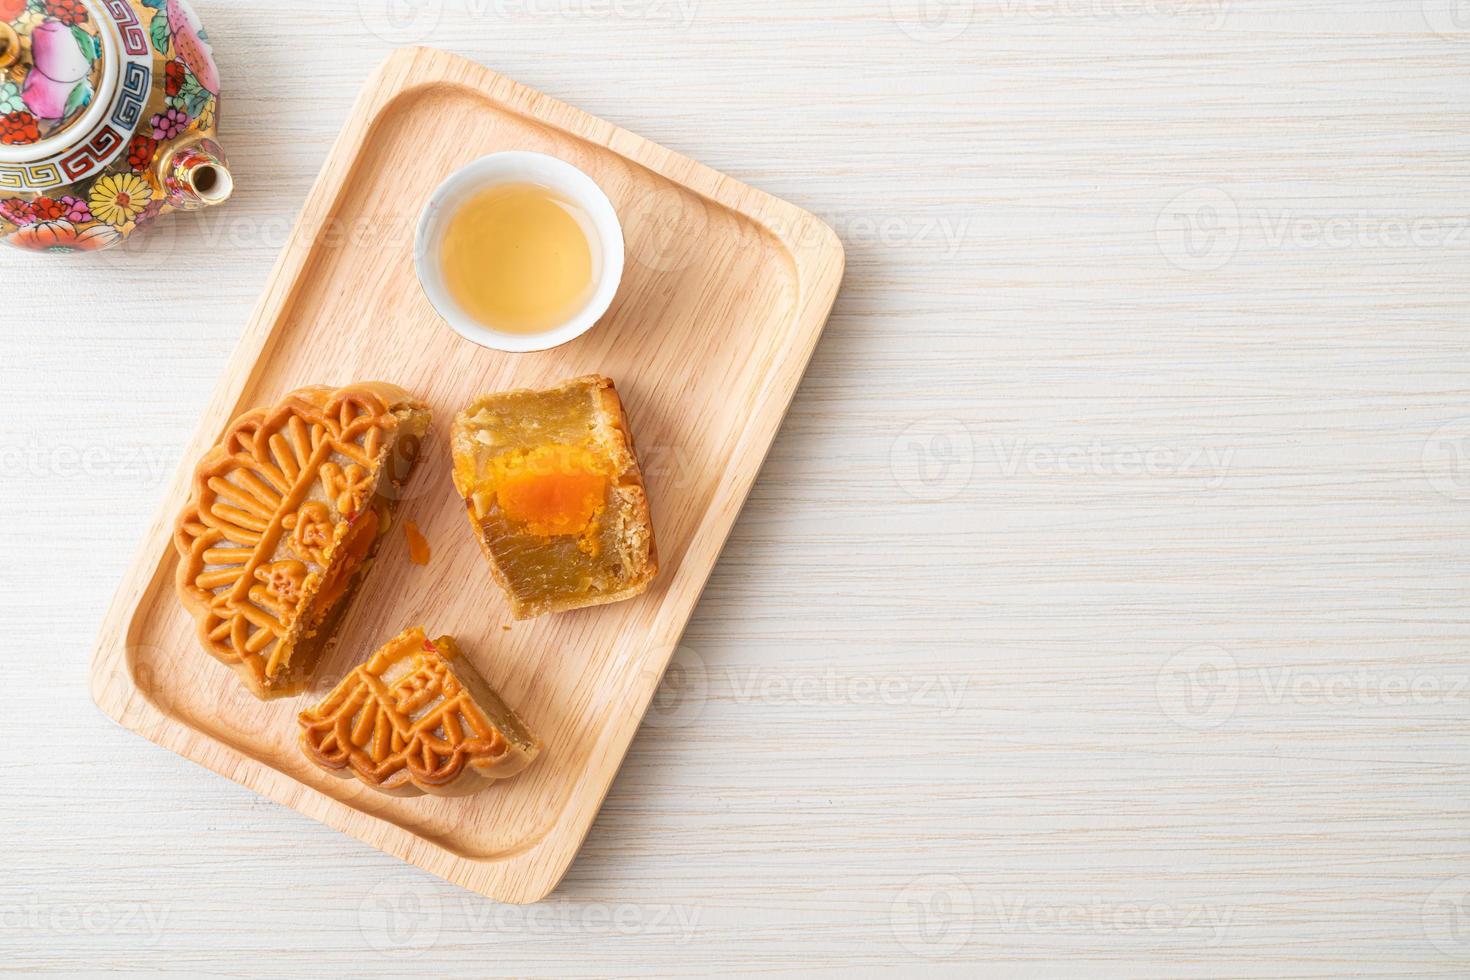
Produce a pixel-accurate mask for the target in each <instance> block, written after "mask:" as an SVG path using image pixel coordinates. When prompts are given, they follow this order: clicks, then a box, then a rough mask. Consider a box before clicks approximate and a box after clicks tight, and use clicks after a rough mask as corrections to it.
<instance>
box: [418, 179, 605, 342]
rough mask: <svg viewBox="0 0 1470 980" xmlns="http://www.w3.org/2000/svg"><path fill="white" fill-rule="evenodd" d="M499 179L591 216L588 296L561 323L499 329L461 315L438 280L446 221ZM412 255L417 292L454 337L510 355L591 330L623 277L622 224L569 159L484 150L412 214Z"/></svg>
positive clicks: (597, 189) (598, 190)
mask: <svg viewBox="0 0 1470 980" xmlns="http://www.w3.org/2000/svg"><path fill="white" fill-rule="evenodd" d="M505 184H537V185H540V186H541V187H545V188H546V189H547V190H549V191H551V192H552V193H553V194H555V195H557V196H558V197H561V198H563V199H564V200H566V201H569V202H570V203H572V204H575V205H576V206H577V207H579V208H581V209H582V211H583V213H585V214H586V215H587V217H588V219H589V220H590V221H591V223H592V227H591V228H590V229H588V233H589V234H590V235H592V236H594V237H595V238H596V241H595V242H593V243H592V244H593V246H594V251H595V252H596V253H597V255H598V258H599V261H598V268H597V269H595V270H593V280H592V281H593V288H592V295H591V296H590V297H589V298H588V300H587V302H586V304H585V305H583V307H582V308H581V309H580V310H578V311H577V312H576V313H575V314H573V315H572V316H571V317H569V318H568V319H567V320H566V321H565V322H564V323H561V324H560V325H558V326H555V327H552V328H551V329H549V330H543V331H540V332H538V333H507V332H504V331H500V330H496V329H494V328H493V327H490V326H487V325H485V324H484V323H481V322H480V321H479V320H477V319H475V318H474V317H472V316H470V315H469V314H468V313H467V312H465V310H464V309H463V308H462V307H461V306H460V305H459V303H458V302H456V301H455V299H454V296H453V295H452V294H451V293H450V292H449V289H448V287H447V286H446V285H445V283H444V274H443V269H442V267H441V264H440V254H441V247H442V244H443V240H444V232H445V229H446V228H447V226H448V224H449V219H450V218H451V217H453V215H454V213H455V212H456V211H458V210H459V208H460V207H461V206H463V205H464V203H465V202H466V201H467V200H469V199H470V198H471V197H472V196H474V195H475V194H477V193H479V192H480V191H483V190H485V189H487V188H490V187H498V186H503V185H505ZM413 260H414V265H415V267H416V268H417V270H418V276H419V283H420V285H422V286H423V289H424V295H425V296H427V297H428V299H429V303H430V304H431V305H432V306H433V307H434V309H435V310H436V311H437V312H438V314H439V315H440V316H441V317H443V318H444V322H445V323H448V324H449V326H450V327H452V328H453V329H454V331H455V333H457V334H459V335H460V336H461V337H463V338H465V339H466V340H469V341H473V342H474V343H477V344H479V345H480V346H481V347H488V348H490V349H491V350H499V351H506V352H509V353H512V354H523V353H528V352H530V351H541V350H550V349H551V348H553V347H560V346H561V345H562V344H565V343H568V342H570V341H573V340H576V339H577V338H578V337H580V336H582V335H583V334H584V333H586V332H587V331H588V330H591V329H592V327H593V326H594V325H595V324H596V323H597V321H598V320H600V319H602V315H603V314H604V313H606V312H607V308H608V307H609V306H611V305H612V301H613V297H614V296H616V295H617V292H618V286H619V285H620V284H621V283H622V281H623V261H624V258H623V226H622V224H621V223H620V222H619V221H618V213H617V211H616V210H615V209H614V208H613V206H612V202H611V201H609V200H608V199H607V195H606V194H604V193H603V191H602V188H601V187H598V186H597V182H596V181H594V180H593V179H592V178H591V177H589V176H587V175H586V174H585V173H583V172H582V171H581V170H578V169H577V168H576V167H574V166H572V165H571V164H570V163H567V162H566V161H564V160H558V159H557V158H556V157H550V156H547V155H546V154H544V153H529V152H524V151H519V150H517V151H508V152H505V153H492V154H491V155H489V156H486V157H481V158H480V159H478V160H476V161H475V162H473V163H471V164H469V165H467V166H465V167H462V168H461V169H459V170H456V171H455V172H454V173H452V174H450V175H449V177H448V178H447V179H446V180H445V181H444V183H442V184H440V185H439V187H438V189H437V190H435V191H434V193H433V195H432V196H430V198H429V203H428V204H426V205H424V210H423V212H422V213H421V214H420V215H419V222H418V231H417V233H416V234H415V237H414V247H413Z"/></svg>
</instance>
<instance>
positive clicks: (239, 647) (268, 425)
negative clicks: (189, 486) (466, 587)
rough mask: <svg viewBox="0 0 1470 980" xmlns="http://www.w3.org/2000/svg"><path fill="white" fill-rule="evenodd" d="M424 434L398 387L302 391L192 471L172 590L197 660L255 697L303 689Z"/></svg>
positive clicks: (418, 415) (243, 422) (239, 425)
mask: <svg viewBox="0 0 1470 980" xmlns="http://www.w3.org/2000/svg"><path fill="white" fill-rule="evenodd" d="M428 424H429V411H428V409H427V408H426V407H425V406H423V405H422V404H421V403H419V402H418V401H416V400H415V399H413V398H412V397H411V396H410V395H409V394H408V393H407V392H406V391H403V390H402V389H401V388H397V387H395V386H393V385H387V384H379V383H364V384H357V385H351V386H349V387H346V388H342V389H340V390H336V391H334V390H332V389H330V388H325V387H317V388H303V389H301V390H299V391H295V392H292V393H291V394H290V395H288V396H286V398H285V399H283V400H282V401H281V402H280V403H279V404H277V405H275V406H274V407H272V408H269V409H257V410H256V411H253V412H249V413H247V414H245V415H243V416H241V417H240V418H239V419H237V420H236V421H235V423H234V424H233V425H231V426H230V427H229V429H228V430H227V431H226V432H225V435H224V437H223V438H222V439H221V440H220V442H219V444H218V445H216V446H215V448H214V449H212V450H211V451H210V452H209V453H208V454H206V455H205V457H204V459H203V460H202V461H201V462H200V464H199V466H198V468H197V469H196V470H195V473H194V486H193V493H192V495H191V499H190V502H189V505H188V507H187V508H186V509H185V510H184V512H183V513H182V514H181V515H180V517H179V520H178V523H177V525H176V529H175V533H174V546H175V549H176V550H177V551H178V553H179V556H180V561H179V566H178V574H177V578H176V582H175V585H176V589H177V592H178V594H179V598H180V600H181V601H182V602H183V604H184V606H185V607H186V608H187V609H188V610H189V612H190V613H191V614H192V615H193V617H194V620H195V624H196V627H197V633H198V637H199V641H200V643H201V644H202V645H203V647H204V649H205V650H207V651H208V652H209V653H210V654H212V655H213V656H214V657H215V658H216V659H217V660H219V661H220V662H221V663H224V664H226V665H228V666H230V667H232V668H234V669H235V671H236V672H237V673H238V674H239V675H240V678H241V680H242V681H243V682H244V683H245V684H246V685H247V686H248V687H249V688H250V690H251V691H252V692H253V693H254V694H255V695H256V696H257V697H260V698H274V697H282V696H286V695H291V694H297V693H300V692H301V691H302V690H304V689H305V688H306V685H307V683H308V682H309V681H310V679H311V674H312V671H313V670H314V669H315V667H316V664H317V662H318V661H319V659H320V657H321V654H322V652H323V651H324V650H325V648H326V646H327V644H328V643H329V642H330V641H331V639H332V636H333V634H334V633H335V632H336V627H337V624H338V622H339V621H340V619H341V617H342V614H343V612H344V611H345V609H346V607H347V605H348V602H349V601H350V597H351V594H352V592H353V591H354V589H355V588H356V586H357V584H359V583H360V581H361V579H362V577H363V576H364V575H365V573H366V571H367V568H368V566H369V565H370V563H371V559H372V556H373V553H374V550H375V549H376V546H377V543H378V541H379V540H380V539H381V538H382V536H383V534H384V533H385V532H386V531H387V529H388V526H389V524H390V522H391V518H392V513H393V510H394V508H395V506H396V503H397V499H398V496H399V491H400V490H401V489H402V487H403V485H404V484H405V483H406V482H407V480H408V478H409V476H410V474H411V473H412V471H413V468H414V466H415V464H416V463H417V460H418V454H419V448H420V442H421V440H422V438H423V435H424V433H425V431H426V430H427V428H428Z"/></svg>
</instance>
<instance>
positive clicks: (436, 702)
mask: <svg viewBox="0 0 1470 980" xmlns="http://www.w3.org/2000/svg"><path fill="white" fill-rule="evenodd" d="M300 723H301V749H302V751H303V752H305V753H306V755H307V758H309V759H311V761H312V762H314V763H316V764H317V765H318V766H321V767H322V768H323V769H326V770H327V771H329V772H332V773H334V774H336V775H339V776H344V777H351V776H356V777H357V778H358V779H359V780H361V781H362V782H363V783H365V784H366V785H368V786H370V787H372V788H373V789H375V790H379V791H381V792H384V793H392V794H394V795H399V796H416V795H418V794H420V793H431V794H433V795H435V796H463V795H466V794H469V793H473V792H476V791H478V790H481V789H483V788H485V786H486V785H488V784H489V783H490V782H493V781H494V780H498V779H507V778H509V777H511V776H514V775H515V774H516V773H518V772H520V771H521V770H522V769H524V768H526V766H528V765H530V764H531V760H532V759H534V758H536V754H537V753H538V752H540V751H541V743H540V741H538V740H537V738H536V736H534V735H532V734H531V732H530V731H529V730H528V729H527V728H526V726H525V724H524V723H523V722H522V721H521V720H520V718H518V717H517V716H516V713H515V712H514V711H512V710H511V709H510V708H509V707H507V706H506V703H505V702H504V701H503V700H501V698H500V695H498V694H496V693H495V691H494V690H493V689H492V688H491V687H490V685H488V684H486V683H485V681H484V680H483V679H482V678H481V677H480V675H479V674H477V673H476V672H475V669H474V667H472V666H471V665H470V664H469V662H468V661H467V660H466V659H465V658H464V656H463V655H462V654H461V653H460V650H459V646H458V645H457V644H456V643H455V642H454V638H453V637H449V636H441V637H439V639H437V640H434V641H433V642H432V643H431V642H430V641H429V638H428V636H427V635H426V634H425V633H424V631H423V630H422V629H411V630H407V631H405V632H403V633H401V634H399V635H398V636H397V637H395V638H394V639H393V640H391V641H389V643H388V644H387V646H385V647H383V649H381V650H379V651H378V652H377V653H375V654H373V656H372V658H371V659H369V660H368V662H367V663H365V664H362V665H361V666H359V667H357V668H355V669H354V670H353V671H352V673H350V674H348V675H347V676H346V677H345V678H343V679H342V683H340V684H338V685H337V687H336V690H334V691H332V693H331V694H329V695H327V697H326V698H325V699H324V700H323V701H322V702H321V703H320V704H318V705H317V706H316V707H314V708H311V709H309V710H307V711H303V712H302V713H301V717H300Z"/></svg>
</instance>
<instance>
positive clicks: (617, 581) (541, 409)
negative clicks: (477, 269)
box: [451, 375, 658, 619]
mask: <svg viewBox="0 0 1470 980" xmlns="http://www.w3.org/2000/svg"><path fill="white" fill-rule="evenodd" d="M451 441H452V448H453V452H454V485H455V488H456V489H457V490H458V491H459V495H460V496H461V497H463V498H464V500H465V506H466V509H467V511H468V513H469V519H470V524H471V526H472V527H473V528H474V531H475V534H476V536H477V537H478V538H479V541H480V546H481V548H482V549H483V550H484V552H485V557H486V558H487V559H489V562H490V569H491V572H492V574H493V575H494V577H495V581H496V582H497V583H498V584H499V585H500V587H501V588H502V589H503V590H504V591H505V593H506V596H507V598H508V599H509V601H510V608H511V614H512V615H513V616H514V617H515V618H516V619H532V618H535V617H537V616H542V615H545V614H547V613H553V612H563V611H565V610H569V609H580V608H582V607H585V606H596V605H602V604H604V603H609V602H618V601H619V600H622V599H628V598H631V597H633V596H636V595H639V594H640V593H642V592H644V591H645V590H647V588H648V586H649V583H651V582H652V581H653V579H654V576H656V575H657V574H658V551H657V548H656V547H655V544H654V538H653V522H652V520H651V519H650V517H649V512H648V495H647V492H646V491H645V489H644V486H643V473H642V470H641V469H640V468H639V465H638V456H637V454H636V452H635V451H634V447H633V436H632V433H631V432H630V431H629V428H628V418H627V415H626V414H625V413H624V411H623V404H622V401H621V399H619V398H618V393H617V389H616V388H615V387H614V386H613V383H612V381H610V380H608V379H607V378H604V377H601V376H598V375H593V376H589V377H584V378H575V379H573V380H571V381H566V382H563V383H562V384H559V385H557V386H555V387H553V388H547V389H543V390H522V391H509V392H503V393H500V394H494V395H485V396H482V397H481V398H478V399H476V400H475V401H474V402H473V403H472V404H471V405H469V406H468V407H467V408H466V409H465V410H464V411H463V412H461V413H460V415H459V417H458V418H457V419H456V420H455V423H454V429H453V432H452V435H451Z"/></svg>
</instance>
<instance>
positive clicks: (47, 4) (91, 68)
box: [0, 0, 229, 252]
mask: <svg viewBox="0 0 1470 980" xmlns="http://www.w3.org/2000/svg"><path fill="white" fill-rule="evenodd" d="M88 8H96V12H95V15H94V12H93V10H89V9H88ZM94 16H95V17H99V18H100V17H110V18H114V20H115V21H116V22H117V23H119V24H120V25H121V26H122V28H123V33H124V38H125V41H126V40H127V38H128V37H129V29H131V31H132V32H133V34H135V35H136V36H135V37H134V40H135V43H136V44H137V46H138V47H139V48H140V49H142V48H143V46H144V45H147V46H149V47H151V49H152V74H151V75H150V76H148V77H147V78H146V79H144V78H140V80H139V81H138V82H137V83H136V84H135V88H136V89H139V90H140V91H137V92H136V93H135V95H134V99H135V101H136V102H138V103H141V108H139V107H137V106H135V107H134V108H133V109H132V111H131V112H130V113H129V116H130V117H132V118H134V120H135V121H134V122H133V126H132V129H131V132H127V131H122V130H121V129H120V127H117V126H114V127H113V129H112V132H113V134H114V137H113V140H112V142H115V143H116V144H117V148H116V150H115V151H114V152H115V156H114V157H113V158H112V159H111V160H110V161H108V162H107V163H106V165H105V166H103V167H101V168H95V167H94V172H92V173H90V174H86V175H85V176H84V177H83V178H82V179H80V180H76V181H74V182H73V183H70V184H58V185H56V186H50V187H44V188H40V189H37V188H34V187H31V188H23V189H13V190H7V189H6V185H7V184H8V183H11V181H10V180H8V179H7V178H8V174H7V173H6V172H5V168H3V167H0V240H3V241H4V242H5V243H6V244H9V245H14V246H18V247H20V248H23V249H28V250H33V251H48V252H78V251H81V252H86V251H97V250H99V249H104V248H108V247H110V246H113V245H116V244H118V243H119V242H121V241H123V240H124V239H126V238H127V237H128V236H130V235H131V234H132V233H133V232H134V231H136V230H139V229H142V228H146V227H147V226H148V225H149V224H151V223H152V222H153V220H154V219H156V218H157V217H158V216H159V215H161V214H164V213H166V212H168V211H172V210H175V209H191V208H194V207H200V206H203V205H204V204H206V203H217V202H216V201H214V200H208V199H205V198H202V197H200V196H199V195H194V194H190V193H189V192H188V189H187V188H182V189H181V184H180V181H181V180H185V181H186V178H187V174H186V173H185V172H184V170H183V164H182V161H187V162H189V164H190V165H191V166H204V167H206V168H207V169H210V170H211V176H210V180H211V182H213V181H216V180H220V179H223V180H226V181H228V179H229V178H228V173H227V172H226V171H224V170H223V167H224V154H223V151H222V150H221V149H220V148H219V146H218V144H216V143H215V142H214V141H213V139H212V137H213V134H214V132H215V128H216V125H217V123H218V114H219V89H220V80H219V72H218V70H217V68H216V67H215V63H214V57H213V54H212V52H211V49H210V45H209V38H208V35H207V34H206V33H205V32H204V30H203V28H202V26H201V25H200V23H199V20H198V18H197V17H196V16H195V14H194V12H193V10H192V9H190V7H189V6H188V5H187V3H186V2H184V0H100V2H99V0H0V30H3V29H4V28H5V27H6V26H7V25H8V27H9V29H10V30H12V31H13V32H14V36H15V37H17V38H19V39H21V43H22V46H23V47H24V48H28V49H29V51H30V55H31V57H30V59H29V62H28V63H26V62H20V63H16V64H14V65H12V66H11V67H10V68H9V69H0V144H4V145H5V146H25V145H28V144H32V143H36V142H39V141H42V140H45V139H47V138H48V137H49V136H53V135H57V136H58V140H59V141H60V142H62V143H66V142H67V141H68V140H69V138H70V137H71V135H72V133H71V132H70V131H68V129H67V127H69V126H72V125H73V124H74V123H76V122H77V120H78V118H79V117H80V116H81V114H82V113H84V112H85V111H86V109H87V107H88V106H89V105H90V103H91V102H92V100H93V99H95V98H96V97H97V95H98V88H99V75H100V73H101V69H100V60H101V58H102V57H103V51H104V50H105V49H104V42H103V40H102V39H101V38H100V37H99V36H98V34H97V33H96V32H97V31H98V30H99V28H98V26H97V22H96V20H94ZM123 54H124V55H125V56H130V57H132V58H133V59H134V61H137V60H138V58H139V55H138V53H137V52H129V51H126V50H125V51H124V52H123ZM141 60H142V61H143V63H145V64H146V63H147V61H148V59H147V58H146V57H144V58H142V59H141ZM135 74H137V75H139V76H141V75H142V72H136V73H135ZM125 86H126V83H124V87H125ZM121 94H126V93H120V95H121ZM120 114H121V112H120V111H119V113H116V114H114V120H115V118H116V116H117V115H120ZM58 134H59V135H58ZM79 138H81V139H89V138H91V137H90V134H82V136H81V137H79ZM124 141H125V143H124ZM93 142H94V144H95V142H96V141H95V140H93ZM82 149H83V150H85V147H83V148H82ZM63 152H65V153H73V150H72V149H71V148H70V147H69V146H68V147H66V148H64V149H63ZM53 162H56V163H61V164H62V171H64V172H67V173H71V172H72V171H71V170H68V169H67V168H66V166H65V161H47V163H48V164H49V163H53ZM43 166H44V164H43ZM36 169H37V166H36V165H35V164H32V165H31V172H34V171H35V170H36ZM221 174H223V178H221V176H220V175H221ZM12 186H13V185H12ZM225 196H228V189H226V191H225ZM221 199H222V198H221Z"/></svg>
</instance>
